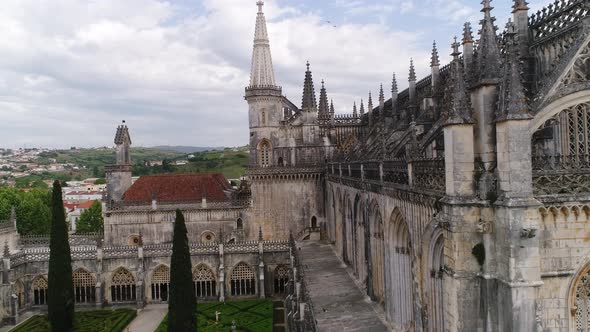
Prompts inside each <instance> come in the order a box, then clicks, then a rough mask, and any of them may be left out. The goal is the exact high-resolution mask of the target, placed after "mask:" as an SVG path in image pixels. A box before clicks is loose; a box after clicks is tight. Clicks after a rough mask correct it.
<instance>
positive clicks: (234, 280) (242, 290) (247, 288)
mask: <svg viewBox="0 0 590 332" xmlns="http://www.w3.org/2000/svg"><path fill="white" fill-rule="evenodd" d="M230 282H231V295H233V296H247V295H255V294H256V278H255V276H254V271H252V268H251V267H250V266H248V265H246V263H240V264H238V265H236V267H234V269H233V270H232V271H231V276H230Z"/></svg>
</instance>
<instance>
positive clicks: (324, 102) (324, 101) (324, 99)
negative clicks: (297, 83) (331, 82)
mask: <svg viewBox="0 0 590 332" xmlns="http://www.w3.org/2000/svg"><path fill="white" fill-rule="evenodd" d="M329 112H330V106H329V105H328V95H327V93H326V87H325V86H324V80H322V89H321V90H320V105H319V109H318V114H319V117H322V118H327V117H328V116H329Z"/></svg>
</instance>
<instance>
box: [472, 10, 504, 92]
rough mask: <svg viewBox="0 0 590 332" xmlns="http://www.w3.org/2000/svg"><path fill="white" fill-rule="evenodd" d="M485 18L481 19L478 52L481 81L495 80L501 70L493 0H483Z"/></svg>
mask: <svg viewBox="0 0 590 332" xmlns="http://www.w3.org/2000/svg"><path fill="white" fill-rule="evenodd" d="M482 4H483V8H482V10H481V11H482V12H483V13H484V18H483V20H481V30H480V32H479V34H480V39H479V47H478V52H477V64H478V71H479V72H478V74H479V81H480V82H481V81H485V80H495V79H497V78H498V75H499V72H500V66H501V63H500V45H498V37H497V36H496V27H495V26H494V21H495V20H496V19H495V18H494V17H492V14H491V11H492V9H494V8H493V7H492V6H491V0H483V1H482Z"/></svg>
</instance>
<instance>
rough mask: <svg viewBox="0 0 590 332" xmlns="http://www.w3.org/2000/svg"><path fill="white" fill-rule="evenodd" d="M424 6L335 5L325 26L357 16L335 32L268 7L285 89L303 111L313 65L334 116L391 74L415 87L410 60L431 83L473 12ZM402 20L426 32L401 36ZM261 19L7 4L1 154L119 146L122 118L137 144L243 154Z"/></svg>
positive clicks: (2, 27)
mask: <svg viewBox="0 0 590 332" xmlns="http://www.w3.org/2000/svg"><path fill="white" fill-rule="evenodd" d="M426 1H428V3H429V4H430V5H432V6H430V5H429V6H430V7H429V6H424V5H423V4H422V3H421V2H420V3H418V2H416V1H415V0H414V1H412V0H384V1H367V0H354V1H342V0H334V2H333V3H332V4H335V6H337V7H338V8H340V9H339V11H336V12H333V13H330V14H333V15H334V16H335V17H338V16H346V15H351V16H354V17H357V18H356V19H352V18H351V19H343V20H342V23H338V24H332V23H327V22H326V21H327V20H328V19H327V18H326V17H323V16H322V12H323V11H322V10H321V9H325V8H323V7H321V6H324V5H325V3H324V2H322V3H321V4H320V3H318V2H316V1H314V2H312V4H313V6H316V7H314V8H312V9H309V8H308V7H304V6H303V5H301V4H300V1H292V0H274V1H272V0H270V1H266V5H265V7H264V10H265V13H266V16H267V20H268V30H269V34H270V38H271V48H272V55H273V61H274V65H275V73H276V77H277V81H278V83H279V84H281V85H282V86H283V91H284V93H285V94H287V95H288V97H289V98H290V99H291V100H292V101H293V102H294V103H295V104H299V103H300V98H301V92H302V82H303V75H304V71H305V62H306V61H307V60H310V62H311V65H312V70H313V75H314V79H315V82H316V88H317V89H318V90H319V86H318V83H319V81H320V79H322V78H323V79H325V80H326V86H327V89H328V92H329V95H330V97H331V98H334V102H335V104H336V106H337V108H338V111H339V112H344V111H349V110H350V109H351V107H352V103H353V101H354V100H357V101H358V100H360V99H361V98H364V99H365V101H366V97H367V95H368V92H369V90H372V91H373V92H374V93H377V89H378V87H379V84H380V83H384V86H385V89H386V90H389V85H390V81H391V75H392V73H393V72H394V71H395V72H396V74H397V77H398V79H399V84H400V86H401V87H404V86H407V82H406V81H407V79H406V77H407V73H408V65H409V59H410V57H413V58H414V60H415V62H416V64H417V69H418V73H419V75H420V76H424V75H426V74H428V72H429V70H430V69H429V68H428V66H427V64H428V63H429V57H430V45H431V43H432V40H433V39H436V37H437V36H438V37H440V36H442V37H443V38H446V39H448V40H450V39H451V37H452V34H451V33H449V32H448V31H449V29H454V28H457V30H459V29H460V27H461V24H457V23H456V22H455V21H460V20H461V19H464V18H465V17H467V16H469V15H472V13H473V12H477V6H474V5H473V4H471V5H469V6H465V3H466V2H460V1H458V0H452V1H450V2H449V1H443V0H426ZM418 4H420V5H419V6H418ZM426 7H429V10H428V11H429V12H431V13H437V15H439V14H441V13H442V15H448V16H449V17H450V18H451V19H450V20H451V22H450V23H449V18H448V17H438V18H435V17H433V16H430V15H431V14H429V13H428V12H426V11H424V8H426ZM315 8H317V9H315ZM439 10H442V12H439ZM420 11H422V12H420ZM400 13H402V14H403V13H406V14H404V15H407V16H408V17H409V18H407V19H406V20H409V21H411V20H415V21H418V20H419V19H423V20H424V17H431V21H430V23H429V24H425V25H423V26H421V27H418V28H417V27H415V25H412V24H410V23H413V22H409V21H403V23H405V22H409V23H407V24H398V22H399V20H398V17H399V15H401V14H400ZM392 15H398V16H392ZM392 17H395V19H394V18H392ZM255 19H256V6H255V5H254V1H245V0H199V1H182V2H175V1H172V0H169V1H164V0H125V1H120V0H101V1H83V0H52V1H36V0H4V1H3V8H2V11H0V31H2V38H0V115H1V116H2V117H1V118H2V124H1V126H2V130H1V131H0V142H2V145H3V146H10V147H18V146H23V145H25V144H26V145H27V146H51V147H69V146H72V145H76V146H103V145H110V144H111V142H112V140H113V135H114V130H115V127H116V125H117V124H118V123H119V122H120V121H121V120H123V119H125V120H126V121H127V123H128V125H129V126H130V128H131V134H132V136H133V142H134V144H136V145H144V146H146V145H161V144H183V145H189V144H190V145H201V146H218V145H226V146H233V145H243V144H246V143H247V141H248V122H247V121H248V120H247V119H248V117H247V105H246V102H245V101H244V99H243V94H244V87H245V86H246V85H247V84H248V82H249V70H250V61H251V59H250V57H251V53H252V40H253V35H254V23H255ZM414 24H418V23H414ZM334 25H337V26H336V27H334ZM449 25H451V28H449V27H448V26H449ZM459 31H460V30H459ZM433 33H435V35H434V36H433V35H432V34H433ZM436 34H438V35H436ZM439 45H442V43H440V44H439ZM440 48H441V50H442V49H444V47H442V46H441V47H440ZM442 53H444V52H442ZM443 62H444V61H443Z"/></svg>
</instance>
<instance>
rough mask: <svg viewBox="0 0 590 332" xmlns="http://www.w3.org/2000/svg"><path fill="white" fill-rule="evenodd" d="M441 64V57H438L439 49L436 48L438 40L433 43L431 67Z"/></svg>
mask: <svg viewBox="0 0 590 332" xmlns="http://www.w3.org/2000/svg"><path fill="white" fill-rule="evenodd" d="M438 66H440V58H439V57H438V49H437V48H436V40H435V41H434V42H433V43H432V55H431V57H430V67H438Z"/></svg>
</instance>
